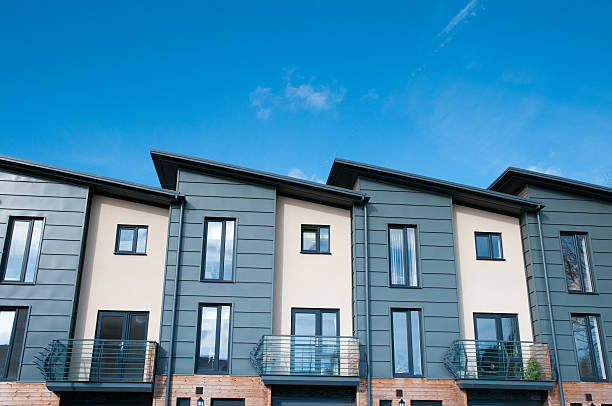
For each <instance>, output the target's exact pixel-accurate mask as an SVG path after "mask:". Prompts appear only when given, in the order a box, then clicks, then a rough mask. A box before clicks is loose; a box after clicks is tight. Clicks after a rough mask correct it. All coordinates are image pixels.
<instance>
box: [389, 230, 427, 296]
mask: <svg viewBox="0 0 612 406" xmlns="http://www.w3.org/2000/svg"><path fill="white" fill-rule="evenodd" d="M409 228H412V229H414V256H415V260H414V263H415V264H416V269H415V270H414V272H415V274H416V285H411V284H410V281H409V280H408V279H409V276H410V272H409V266H410V265H409V264H408V261H404V280H405V281H406V283H404V284H400V283H392V280H393V277H392V276H391V271H392V270H391V229H401V230H402V231H403V233H404V254H406V253H407V252H409V247H408V232H407V231H406V230H407V229H409ZM387 247H388V249H387V255H388V260H387V262H388V267H389V272H388V275H389V287H390V288H405V289H421V288H422V286H421V274H420V269H421V266H420V259H421V256H420V253H419V228H418V226H417V225H414V224H389V225H388V226H387Z"/></svg>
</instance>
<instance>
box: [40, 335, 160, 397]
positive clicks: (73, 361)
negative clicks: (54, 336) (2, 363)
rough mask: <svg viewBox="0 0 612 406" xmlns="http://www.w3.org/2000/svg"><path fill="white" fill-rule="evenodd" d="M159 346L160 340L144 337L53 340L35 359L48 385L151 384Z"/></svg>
mask: <svg viewBox="0 0 612 406" xmlns="http://www.w3.org/2000/svg"><path fill="white" fill-rule="evenodd" d="M156 349H157V343H155V342H153V341H144V340H143V341H141V340H79V339H71V340H53V341H52V342H51V343H50V344H49V345H48V346H47V347H46V348H45V349H44V350H43V351H41V353H40V354H39V355H38V356H37V357H36V359H35V363H36V365H37V367H38V369H39V370H40V371H41V372H42V374H43V376H44V378H45V380H46V382H47V386H48V387H50V386H54V385H55V386H54V387H61V386H62V385H61V383H73V384H79V383H80V384H137V385H139V384H151V383H152V382H153V375H154V371H155V369H154V368H155V353H156ZM56 384H60V385H56ZM72 386H75V385H72ZM77 386H78V385H77ZM98 386H99V385H98ZM141 386H142V385H141ZM80 387H85V388H86V387H91V385H89V386H88V385H81V386H80ZM145 387H146V385H145ZM71 390H74V389H71Z"/></svg>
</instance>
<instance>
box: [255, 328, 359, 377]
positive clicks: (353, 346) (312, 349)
mask: <svg viewBox="0 0 612 406" xmlns="http://www.w3.org/2000/svg"><path fill="white" fill-rule="evenodd" d="M251 361H252V363H253V365H254V366H255V368H256V369H257V371H258V372H259V374H260V375H296V376H319V377H346V378H354V377H359V340H358V339H357V338H355V337H339V336H331V337H328V336H297V335H266V336H263V337H262V339H261V341H260V342H259V344H258V345H257V346H256V347H255V349H254V350H253V351H252V352H251Z"/></svg>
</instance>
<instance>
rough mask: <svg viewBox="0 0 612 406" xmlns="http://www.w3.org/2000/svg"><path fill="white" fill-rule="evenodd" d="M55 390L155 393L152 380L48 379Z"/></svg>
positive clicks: (48, 387) (52, 389) (51, 389)
mask: <svg viewBox="0 0 612 406" xmlns="http://www.w3.org/2000/svg"><path fill="white" fill-rule="evenodd" d="M46 384H47V389H49V390H50V391H53V392H140V393H153V383H152V382H54V381H47V383H46Z"/></svg>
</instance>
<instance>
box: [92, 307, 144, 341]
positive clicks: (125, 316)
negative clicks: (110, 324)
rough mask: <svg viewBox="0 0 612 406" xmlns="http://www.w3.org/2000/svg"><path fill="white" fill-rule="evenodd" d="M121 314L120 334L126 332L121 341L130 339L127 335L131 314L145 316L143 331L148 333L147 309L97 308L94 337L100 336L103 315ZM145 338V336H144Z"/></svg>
mask: <svg viewBox="0 0 612 406" xmlns="http://www.w3.org/2000/svg"><path fill="white" fill-rule="evenodd" d="M107 315H109V316H119V315H121V316H123V327H122V328H121V332H122V335H125V334H127V335H128V336H127V338H122V340H123V341H129V340H132V338H130V337H129V334H130V329H129V327H130V325H131V323H132V316H143V315H144V316H147V323H146V325H145V331H146V334H145V335H147V336H148V334H149V312H147V311H130V310H98V315H97V317H96V333H95V334H96V335H95V337H96V339H99V337H100V329H101V328H102V317H104V316H107ZM145 339H146V338H145Z"/></svg>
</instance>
